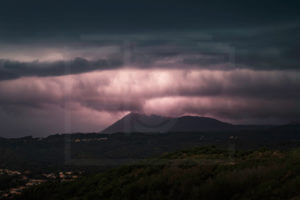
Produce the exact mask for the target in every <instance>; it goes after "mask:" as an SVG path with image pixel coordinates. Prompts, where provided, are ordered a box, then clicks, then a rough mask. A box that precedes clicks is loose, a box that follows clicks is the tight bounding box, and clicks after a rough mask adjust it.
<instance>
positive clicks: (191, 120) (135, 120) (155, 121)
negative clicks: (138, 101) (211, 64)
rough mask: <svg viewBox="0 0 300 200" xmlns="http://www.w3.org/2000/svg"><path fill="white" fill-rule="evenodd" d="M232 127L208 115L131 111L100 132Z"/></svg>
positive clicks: (158, 131)
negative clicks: (168, 114)
mask: <svg viewBox="0 0 300 200" xmlns="http://www.w3.org/2000/svg"><path fill="white" fill-rule="evenodd" d="M232 127H233V125H232V124H229V123H225V122H221V121H219V120H216V119H213V118H208V117H199V116H182V117H178V118H170V117H164V116H159V115H146V114H141V113H136V112H131V113H129V114H127V115H126V116H124V117H123V118H122V119H120V120H118V121H117V122H115V123H114V124H112V125H111V126H109V127H108V128H106V129H104V130H103V131H102V133H117V132H124V133H132V132H141V133H148V132H152V133H161V132H201V131H212V130H223V129H228V128H232Z"/></svg>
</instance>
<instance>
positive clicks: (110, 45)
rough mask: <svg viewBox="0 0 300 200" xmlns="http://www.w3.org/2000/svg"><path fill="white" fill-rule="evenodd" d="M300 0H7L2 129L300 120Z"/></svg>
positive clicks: (1, 10)
mask: <svg viewBox="0 0 300 200" xmlns="http://www.w3.org/2000/svg"><path fill="white" fill-rule="evenodd" d="M298 4H299V3H297V1H266V0H265V1H163V2H159V1H88V0H87V1H17V0H15V1H14V0H12V1H6V2H2V3H1V6H0V121H1V125H0V128H1V132H0V136H4V137H17V136H24V135H34V136H45V135H49V134H52V133H57V132H77V131H82V132H87V131H99V130H101V129H103V128H105V127H106V126H107V125H109V124H110V123H112V122H113V121H115V120H117V119H119V118H120V117H122V116H124V115H125V114H127V113H128V112H132V111H134V112H143V113H146V114H160V115H167V116H181V115H199V116H208V117H215V118H218V119H221V120H224V121H228V122H232V123H247V124H249V123H260V124H270V123H275V124H281V123H289V122H291V121H298V120H299V119H300V103H299V102H300V94H299V91H300V71H299V69H300V57H299V52H300V12H299V8H300V6H299V5H298Z"/></svg>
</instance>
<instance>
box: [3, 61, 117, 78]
mask: <svg viewBox="0 0 300 200" xmlns="http://www.w3.org/2000/svg"><path fill="white" fill-rule="evenodd" d="M121 65H122V62H121V61H120V60H96V61H88V60H86V59H84V58H75V59H74V60H70V61H55V62H39V61H33V62H19V61H10V60H3V59H2V60H0V80H8V79H16V78H20V77H23V76H42V77H43V76H61V75H69V74H78V73H85V72H89V71H94V70H105V69H113V68H116V67H119V66H121Z"/></svg>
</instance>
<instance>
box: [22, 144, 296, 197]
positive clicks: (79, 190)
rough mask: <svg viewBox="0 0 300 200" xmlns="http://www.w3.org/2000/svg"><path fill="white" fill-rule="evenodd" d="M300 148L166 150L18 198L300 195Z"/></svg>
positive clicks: (33, 191)
mask: <svg viewBox="0 0 300 200" xmlns="http://www.w3.org/2000/svg"><path fill="white" fill-rule="evenodd" d="M299 188H300V149H292V150H285V151H283V150H266V149H260V150H255V151H253V150H252V151H237V152H235V151H229V150H220V149H219V148H215V147H199V148H194V149H191V150H185V151H177V152H175V153H165V154H164V155H162V156H160V157H159V158H152V159H148V160H145V161H141V162H139V163H137V164H135V165H127V166H123V167H119V168H116V169H111V170H108V171H107V172H104V173H99V174H95V175H91V176H88V177H84V178H82V179H80V180H78V181H74V182H68V183H55V182H53V183H47V184H43V185H40V186H37V187H34V188H31V189H30V190H27V191H25V192H24V193H23V194H22V196H20V197H18V198H17V199H28V200H34V199H36V200H40V199H44V200H47V199H49V200H50V199H72V200H76V199H122V200H124V199H128V200H134V199H145V200H147V199H149V200H150V199H153V200H158V199H170V200H176V199H259V200H260V199H300V191H299Z"/></svg>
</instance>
